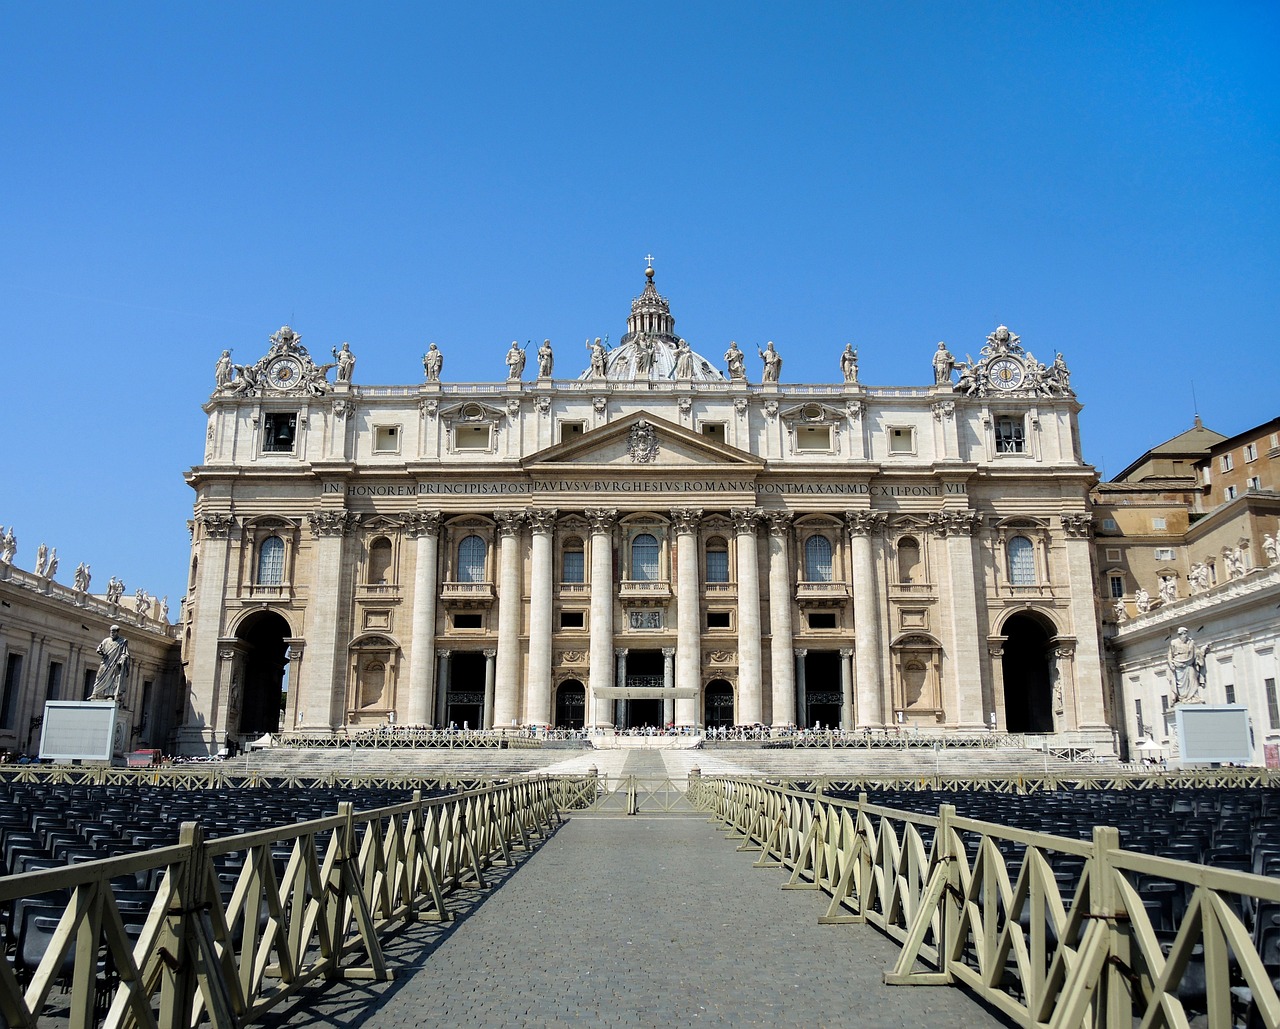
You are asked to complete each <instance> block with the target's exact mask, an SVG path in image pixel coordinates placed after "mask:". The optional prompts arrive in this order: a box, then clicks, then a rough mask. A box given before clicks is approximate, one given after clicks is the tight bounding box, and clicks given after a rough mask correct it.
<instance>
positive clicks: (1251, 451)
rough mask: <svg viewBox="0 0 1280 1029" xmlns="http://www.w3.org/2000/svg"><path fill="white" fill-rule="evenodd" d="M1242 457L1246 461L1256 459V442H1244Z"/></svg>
mask: <svg viewBox="0 0 1280 1029" xmlns="http://www.w3.org/2000/svg"><path fill="white" fill-rule="evenodd" d="M1244 459H1245V460H1246V461H1256V460H1258V444H1256V443H1246V444H1245V445H1244Z"/></svg>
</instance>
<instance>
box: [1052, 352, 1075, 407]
mask: <svg viewBox="0 0 1280 1029" xmlns="http://www.w3.org/2000/svg"><path fill="white" fill-rule="evenodd" d="M1049 386H1050V388H1051V390H1052V391H1053V392H1056V393H1061V394H1063V395H1064V396H1065V395H1066V394H1068V393H1070V392H1071V372H1070V371H1068V370H1067V362H1066V361H1064V360H1063V359H1062V354H1060V353H1059V354H1058V355H1057V356H1056V357H1054V359H1053V366H1052V367H1051V368H1050V369H1049Z"/></svg>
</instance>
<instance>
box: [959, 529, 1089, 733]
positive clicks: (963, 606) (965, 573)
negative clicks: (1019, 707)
mask: <svg viewBox="0 0 1280 1029" xmlns="http://www.w3.org/2000/svg"><path fill="white" fill-rule="evenodd" d="M934 524H935V525H936V526H937V527H938V534H939V535H940V536H942V537H943V538H944V539H945V541H946V548H947V569H948V583H947V592H948V594H949V595H948V597H947V601H948V603H947V610H948V614H949V616H950V619H951V640H950V647H949V650H950V653H949V654H948V657H950V659H951V661H950V665H951V674H950V679H951V684H952V693H953V696H954V698H955V709H954V711H948V712H947V714H948V716H949V718H950V720H952V721H954V722H956V723H958V724H959V725H960V726H962V727H964V728H967V729H975V728H977V729H981V728H984V727H985V726H987V724H988V722H987V719H988V716H989V714H990V711H989V710H984V708H986V706H987V701H988V700H989V698H990V693H989V691H987V690H984V689H983V683H984V682H985V681H986V679H987V677H986V675H984V674H983V671H984V670H983V662H982V660H981V656H980V651H979V646H980V641H981V637H982V635H983V627H982V626H980V625H979V623H978V593H977V591H978V585H977V582H978V577H977V576H976V575H975V574H974V568H975V565H976V559H975V555H974V551H973V542H974V540H973V534H974V533H975V532H976V531H977V529H978V527H979V526H980V525H981V519H980V518H979V516H978V515H977V514H976V513H975V512H973V511H942V512H939V513H938V515H937V516H936V518H935V521H934ZM1090 595H1091V596H1092V594H1090Z"/></svg>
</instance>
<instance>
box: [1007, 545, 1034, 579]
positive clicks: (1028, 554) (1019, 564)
mask: <svg viewBox="0 0 1280 1029" xmlns="http://www.w3.org/2000/svg"><path fill="white" fill-rule="evenodd" d="M1009 582H1010V583H1012V584H1013V585H1014V586H1034V585H1035V584H1036V551H1035V547H1034V546H1033V545H1032V543H1031V541H1030V540H1029V539H1027V537H1026V536H1011V537H1010V538H1009Z"/></svg>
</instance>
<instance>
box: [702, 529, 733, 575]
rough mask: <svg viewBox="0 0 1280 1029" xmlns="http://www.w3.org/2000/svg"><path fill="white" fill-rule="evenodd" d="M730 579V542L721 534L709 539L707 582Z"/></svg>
mask: <svg viewBox="0 0 1280 1029" xmlns="http://www.w3.org/2000/svg"><path fill="white" fill-rule="evenodd" d="M728 581H729V544H727V543H726V542H725V541H724V540H722V539H721V538H720V537H719V536H713V537H711V539H709V540H707V582H728Z"/></svg>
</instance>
